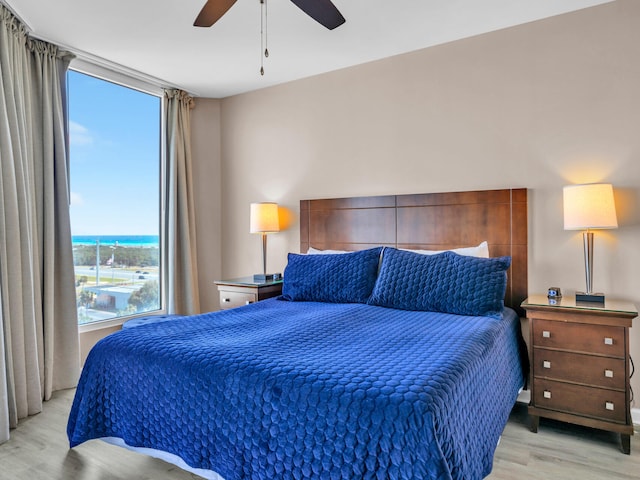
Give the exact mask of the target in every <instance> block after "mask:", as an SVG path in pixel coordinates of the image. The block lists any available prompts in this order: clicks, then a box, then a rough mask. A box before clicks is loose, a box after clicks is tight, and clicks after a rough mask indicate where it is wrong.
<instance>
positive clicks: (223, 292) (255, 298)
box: [214, 277, 282, 310]
mask: <svg viewBox="0 0 640 480" xmlns="http://www.w3.org/2000/svg"><path fill="white" fill-rule="evenodd" d="M214 283H215V284H216V285H217V286H218V292H220V308H221V309H222V310H227V309H229V308H235V307H240V306H242V305H249V304H250V303H255V302H259V301H260V300H265V299H267V298H271V297H277V296H278V295H280V294H282V280H275V281H268V282H254V281H253V277H242V278H233V279H231V280H216V281H215V282H214Z"/></svg>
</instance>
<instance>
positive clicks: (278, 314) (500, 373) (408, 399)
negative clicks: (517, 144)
mask: <svg viewBox="0 0 640 480" xmlns="http://www.w3.org/2000/svg"><path fill="white" fill-rule="evenodd" d="M521 347H522V339H521V335H520V323H519V319H518V317H517V315H516V314H515V312H513V311H512V310H510V309H505V310H504V312H503V315H501V316H499V318H491V317H473V316H461V315H451V314H445V313H434V312H410V311H402V310H395V309H391V308H383V307H377V306H370V305H365V304H329V303H318V302H288V301H284V300H281V299H269V300H265V301H262V302H258V303H256V304H253V305H249V306H246V307H242V308H238V309H233V310H226V311H222V312H215V313H208V314H202V315H196V316H191V317H183V318H178V319H176V320H172V321H167V322H162V323H154V324H148V325H141V326H138V327H136V328H130V329H126V330H122V331H120V332H117V333H114V334H112V335H110V336H108V337H106V338H104V339H103V340H101V341H100V342H99V343H98V344H97V345H96V346H95V347H94V348H93V349H92V351H91V352H90V354H89V356H88V358H87V361H86V364H85V367H84V369H83V372H82V376H81V379H80V382H79V385H78V388H77V392H76V396H75V399H74V403H73V406H72V409H71V412H70V416H69V422H68V428H67V433H68V437H69V441H70V445H71V447H74V446H76V445H78V444H81V443H83V442H85V441H88V440H91V439H97V438H108V439H110V440H111V441H113V439H120V441H121V442H122V444H126V445H127V446H130V447H140V448H146V449H154V450H158V451H162V452H166V453H167V454H169V455H172V456H177V457H179V458H180V459H181V460H182V461H184V462H185V464H186V465H188V466H189V467H191V468H193V469H202V470H207V471H211V472H215V474H216V475H218V476H219V477H222V478H224V479H226V480H232V479H273V478H292V479H293V478H295V479H302V478H328V479H334V478H343V479H347V478H389V479H415V478H420V479H463V478H464V479H479V478H483V477H484V476H486V475H488V474H489V472H490V471H491V468H492V460H493V454H494V451H495V448H496V445H497V442H498V439H499V436H500V434H501V432H502V430H503V428H504V426H505V424H506V421H507V419H508V416H509V412H510V410H511V408H512V406H513V404H514V402H515V400H516V397H517V394H518V390H519V389H520V387H521V386H522V385H523V377H524V375H523V368H522V364H521V358H522V357H521V354H522V351H521ZM215 478H217V477H215Z"/></svg>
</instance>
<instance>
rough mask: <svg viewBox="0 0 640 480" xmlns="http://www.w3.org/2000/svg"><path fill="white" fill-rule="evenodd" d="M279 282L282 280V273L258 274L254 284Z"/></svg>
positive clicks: (255, 276)
mask: <svg viewBox="0 0 640 480" xmlns="http://www.w3.org/2000/svg"><path fill="white" fill-rule="evenodd" d="M277 280H282V274H281V273H256V274H254V275H253V281H254V282H259V283H265V282H275V281H277Z"/></svg>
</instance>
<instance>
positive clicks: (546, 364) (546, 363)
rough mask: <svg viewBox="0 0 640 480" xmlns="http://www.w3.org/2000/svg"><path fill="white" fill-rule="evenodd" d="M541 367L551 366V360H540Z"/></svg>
mask: <svg viewBox="0 0 640 480" xmlns="http://www.w3.org/2000/svg"><path fill="white" fill-rule="evenodd" d="M542 367H543V368H551V362H549V361H547V360H545V361H544V362H542Z"/></svg>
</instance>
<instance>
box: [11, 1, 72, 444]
mask: <svg viewBox="0 0 640 480" xmlns="http://www.w3.org/2000/svg"><path fill="white" fill-rule="evenodd" d="M71 58H72V56H71V55H70V54H68V53H67V52H64V51H61V50H59V49H58V48H57V47H56V46H55V45H52V44H49V43H47V42H43V41H40V40H36V39H32V38H30V37H29V35H28V34H27V32H26V30H25V28H24V26H23V25H22V24H21V23H20V22H19V21H18V20H17V19H16V18H15V17H14V16H13V15H12V14H11V12H10V11H9V10H8V9H7V8H6V7H4V6H3V5H0V304H1V309H0V326H1V328H0V372H1V373H0V442H1V441H4V440H6V439H8V436H9V428H14V427H16V426H17V423H18V419H20V418H24V417H26V416H28V415H32V414H35V413H38V412H40V411H41V409H42V401H43V400H48V399H49V398H50V397H51V394H52V392H53V391H55V390H58V389H63V388H70V387H74V386H75V385H76V383H77V379H78V376H79V371H80V361H79V345H78V327H77V311H76V300H75V274H74V269H73V252H72V245H71V228H70V219H69V182H68V145H67V138H68V136H67V132H66V128H67V127H66V125H67V119H66V99H65V96H66V80H65V79H66V71H67V68H68V65H69V61H70V60H71Z"/></svg>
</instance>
